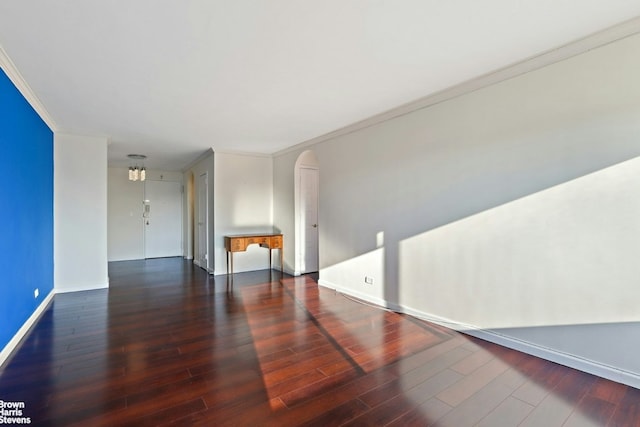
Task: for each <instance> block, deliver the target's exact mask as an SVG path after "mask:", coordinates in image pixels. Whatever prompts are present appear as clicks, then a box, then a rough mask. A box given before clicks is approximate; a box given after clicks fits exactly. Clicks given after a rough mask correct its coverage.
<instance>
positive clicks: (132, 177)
mask: <svg viewBox="0 0 640 427" xmlns="http://www.w3.org/2000/svg"><path fill="white" fill-rule="evenodd" d="M127 157H128V158H129V159H130V160H131V162H132V163H133V165H132V166H129V181H137V180H140V181H144V180H145V179H147V169H146V168H145V167H144V159H146V158H147V156H145V155H144V154H127ZM138 161H139V162H140V163H141V164H142V166H138Z"/></svg>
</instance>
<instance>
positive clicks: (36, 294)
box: [33, 288, 40, 298]
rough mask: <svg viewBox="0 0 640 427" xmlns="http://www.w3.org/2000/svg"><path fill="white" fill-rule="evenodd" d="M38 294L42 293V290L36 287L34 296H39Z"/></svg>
mask: <svg viewBox="0 0 640 427" xmlns="http://www.w3.org/2000/svg"><path fill="white" fill-rule="evenodd" d="M38 295H40V290H39V289H38V288H36V289H35V290H34V291H33V297H34V298H38Z"/></svg>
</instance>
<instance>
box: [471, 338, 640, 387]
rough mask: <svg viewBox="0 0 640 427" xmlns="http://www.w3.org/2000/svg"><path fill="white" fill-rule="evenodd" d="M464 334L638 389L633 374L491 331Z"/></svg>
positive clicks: (639, 379) (635, 376)
mask: <svg viewBox="0 0 640 427" xmlns="http://www.w3.org/2000/svg"><path fill="white" fill-rule="evenodd" d="M463 332H464V333H466V334H469V335H471V336H474V337H477V338H480V339H483V340H485V341H490V342H492V343H495V344H499V345H501V346H503V347H508V348H511V349H514V350H518V351H521V352H523V353H527V354H531V355H533V356H536V357H539V358H541V359H545V360H550V361H551V362H555V363H558V364H560V365H564V366H568V367H570V368H573V369H577V370H579V371H582V372H587V373H589V374H593V375H597V376H599V377H602V378H606V379H608V380H611V381H615V382H618V383H622V384H626V385H629V386H631V387H634V388H638V389H640V376H639V375H637V374H634V373H633V372H628V371H624V370H622V369H619V368H616V367H613V366H609V365H605V364H602V363H599V362H595V361H593V360H589V359H585V358H582V357H579V356H576V355H573V354H569V353H563V352H560V351H557V350H554V349H552V348H547V347H543V346H540V345H537V344H533V343H531V342H528V341H523V340H519V339H517V338H513V337H509V336H506V335H503V334H501V333H499V332H496V331H492V330H483V329H474V330H464V331H463Z"/></svg>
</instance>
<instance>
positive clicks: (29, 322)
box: [0, 289, 56, 366]
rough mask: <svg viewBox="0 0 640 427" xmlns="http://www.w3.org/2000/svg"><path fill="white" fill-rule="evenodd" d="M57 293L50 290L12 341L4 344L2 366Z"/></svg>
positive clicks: (0, 360) (0, 361) (1, 357)
mask: <svg viewBox="0 0 640 427" xmlns="http://www.w3.org/2000/svg"><path fill="white" fill-rule="evenodd" d="M55 294H56V290H55V289H53V290H51V292H49V295H47V296H46V298H45V299H44V300H42V302H41V303H40V305H39V306H38V308H36V309H35V311H34V312H33V313H32V314H31V316H29V318H28V319H27V321H26V322H24V324H23V325H22V327H21V328H20V329H18V332H16V334H15V335H14V336H13V338H11V341H9V342H8V343H7V345H5V346H4V348H3V349H2V351H1V352H0V366H2V365H3V364H4V362H6V361H7V359H8V358H9V356H11V354H12V353H13V351H14V350H15V349H16V348H17V347H18V344H20V341H22V339H23V338H24V337H25V336H26V335H27V333H28V332H29V329H31V327H32V326H33V325H35V324H36V322H37V321H38V320H39V319H40V316H42V314H43V313H44V312H45V311H46V309H47V308H48V307H49V303H50V302H51V301H52V300H53V297H54V295H55Z"/></svg>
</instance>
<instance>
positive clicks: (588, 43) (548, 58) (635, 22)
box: [273, 17, 640, 157]
mask: <svg viewBox="0 0 640 427" xmlns="http://www.w3.org/2000/svg"><path fill="white" fill-rule="evenodd" d="M637 33H640V17H636V18H633V19H630V20H628V21H625V22H622V23H620V24H618V25H615V26H613V27H610V28H607V29H605V30H602V31H599V32H597V33H595V34H591V35H589V36H586V37H583V38H580V39H578V40H574V41H573V42H571V43H567V44H565V45H563V46H560V47H558V48H556V49H552V50H549V51H546V52H544V53H541V54H539V55H536V56H533V57H530V58H527V59H525V60H523V61H519V62H516V63H514V64H511V65H508V66H506V67H504V68H500V69H498V70H495V71H492V72H490V73H487V74H484V75H482V76H479V77H476V78H474V79H471V80H468V81H466V82H463V83H460V84H458V85H455V86H452V87H449V88H446V89H444V90H441V91H440V92H436V93H434V94H431V95H428V96H426V97H423V98H419V99H417V100H415V101H412V102H409V103H406V104H404V105H400V106H398V107H396V108H393V109H391V110H388V111H385V112H382V113H380V114H376V115H374V116H371V117H369V118H366V119H364V120H361V121H359V122H356V123H352V124H350V125H348V126H345V127H343V128H340V129H336V130H335V131H333V132H329V133H326V134H324V135H321V136H318V137H316V138H312V139H309V140H307V141H304V142H301V143H300V144H296V145H293V146H291V147H288V148H285V149H283V150H280V151H277V152H275V153H273V156H274V157H277V156H281V155H284V154H287V153H290V152H293V151H298V150H302V149H304V148H306V147H310V146H312V145H315V144H318V143H320V142H323V141H326V140H329V139H333V138H337V137H339V136H343V135H347V134H350V133H353V132H356V131H359V130H362V129H365V128H368V127H371V126H374V125H376V124H378V123H382V122H385V121H388V120H391V119H394V118H396V117H400V116H404V115H407V114H409V113H412V112H414V111H417V110H421V109H423V108H427V107H430V106H432V105H436V104H439V103H441V102H445V101H448V100H450V99H453V98H457V97H459V96H462V95H465V94H468V93H471V92H474V91H476V90H479V89H482V88H485V87H487V86H491V85H493V84H496V83H500V82H502V81H505V80H509V79H512V78H514V77H517V76H520V75H523V74H527V73H529V72H531V71H534V70H537V69H540V68H543V67H546V66H547V65H551V64H555V63H557V62H560V61H563V60H565V59H569V58H571V57H574V56H577V55H580V54H582V53H585V52H587V51H590V50H593V49H596V48H598V47H602V46H605V45H607V44H610V43H613V42H615V41H618V40H621V39H624V38H627V37H630V36H632V35H634V34H637Z"/></svg>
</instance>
